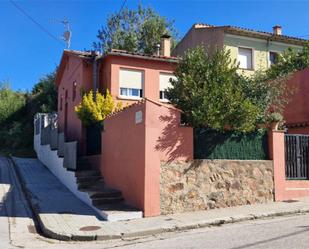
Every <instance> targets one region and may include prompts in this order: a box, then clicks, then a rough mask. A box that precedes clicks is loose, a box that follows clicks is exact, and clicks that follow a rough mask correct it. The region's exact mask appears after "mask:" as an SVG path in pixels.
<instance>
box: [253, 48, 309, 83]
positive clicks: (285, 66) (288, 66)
mask: <svg viewBox="0 0 309 249" xmlns="http://www.w3.org/2000/svg"><path fill="white" fill-rule="evenodd" d="M307 67H309V42H307V43H306V44H305V45H304V47H303V49H302V50H301V51H300V52H297V51H295V50H294V49H291V48H289V49H287V50H286V51H285V52H284V53H283V54H282V55H280V56H278V60H277V62H276V63H275V64H273V65H272V66H271V67H270V68H269V69H268V70H266V71H265V72H264V73H262V76H261V75H259V77H260V78H261V77H264V78H262V79H263V80H272V79H276V78H278V77H281V78H283V77H286V76H287V75H289V74H291V73H293V72H296V71H300V70H303V69H305V68H307Z"/></svg>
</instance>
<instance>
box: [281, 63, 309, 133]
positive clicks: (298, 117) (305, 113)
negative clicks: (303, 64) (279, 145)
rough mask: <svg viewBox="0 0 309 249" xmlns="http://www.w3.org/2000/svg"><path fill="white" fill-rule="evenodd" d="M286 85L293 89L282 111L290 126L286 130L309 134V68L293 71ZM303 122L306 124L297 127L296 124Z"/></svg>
mask: <svg viewBox="0 0 309 249" xmlns="http://www.w3.org/2000/svg"><path fill="white" fill-rule="evenodd" d="M288 86H289V88H290V89H292V90H293V91H294V94H293V95H292V97H291V100H290V102H289V103H288V105H287V106H286V108H285V112H284V117H285V120H286V123H287V125H288V127H289V126H290V127H289V130H288V132H289V133H290V134H309V125H308V123H309V108H308V106H309V68H306V69H304V70H302V71H299V72H297V73H295V74H294V75H293V77H292V78H291V79H290V80H289V82H288ZM303 123H307V125H305V126H302V127H298V125H297V124H303ZM293 124H294V125H293ZM291 126H292V127H291Z"/></svg>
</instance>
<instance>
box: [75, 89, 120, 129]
mask: <svg viewBox="0 0 309 249" xmlns="http://www.w3.org/2000/svg"><path fill="white" fill-rule="evenodd" d="M121 109H122V105H121V103H118V104H117V105H116V104H115V102H114V100H113V98H112V96H111V95H110V93H109V91H108V90H107V92H106V94H105V96H104V95H102V94H101V93H99V92H98V91H97V92H96V100H94V96H93V91H90V92H89V93H86V94H84V96H83V99H82V102H81V103H79V104H78V105H77V106H75V112H76V114H77V116H78V118H79V119H80V120H81V121H82V123H83V125H85V126H89V125H92V124H96V123H98V122H100V121H103V120H104V119H105V118H106V117H107V116H108V115H109V114H111V113H113V112H114V111H119V110H121Z"/></svg>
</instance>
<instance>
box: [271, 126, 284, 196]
mask: <svg viewBox="0 0 309 249" xmlns="http://www.w3.org/2000/svg"><path fill="white" fill-rule="evenodd" d="M272 151H273V154H272V155H273V164H274V185H275V200H276V201H279V200H284V193H285V143H284V131H275V130H273V131H272Z"/></svg>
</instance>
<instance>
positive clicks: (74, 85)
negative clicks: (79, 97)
mask: <svg viewBox="0 0 309 249" xmlns="http://www.w3.org/2000/svg"><path fill="white" fill-rule="evenodd" d="M76 88H77V84H76V81H74V82H73V90H72V101H75V98H76Z"/></svg>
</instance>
